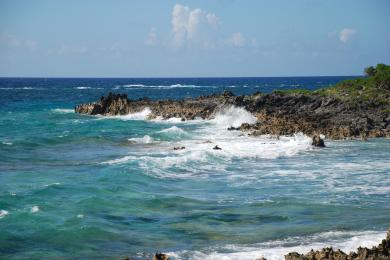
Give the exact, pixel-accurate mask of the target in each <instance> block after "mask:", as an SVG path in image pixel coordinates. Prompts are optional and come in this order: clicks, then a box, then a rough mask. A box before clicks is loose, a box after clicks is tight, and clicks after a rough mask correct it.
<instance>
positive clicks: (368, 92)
mask: <svg viewBox="0 0 390 260" xmlns="http://www.w3.org/2000/svg"><path fill="white" fill-rule="evenodd" d="M365 72H366V74H367V77H364V78H358V79H351V80H344V81H342V82H340V83H338V84H336V85H335V86H333V87H329V88H323V89H319V90H316V91H314V93H319V94H321V95H331V96H335V97H337V98H340V99H342V100H344V101H349V102H353V103H355V102H359V101H361V102H374V103H376V104H378V105H379V104H383V105H384V104H390V66H387V65H385V64H378V65H377V66H376V67H375V68H374V67H368V68H366V69H365Z"/></svg>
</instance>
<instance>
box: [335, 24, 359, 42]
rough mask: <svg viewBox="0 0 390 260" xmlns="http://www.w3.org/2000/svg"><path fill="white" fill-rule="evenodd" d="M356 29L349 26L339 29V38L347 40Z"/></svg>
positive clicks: (343, 40) (342, 40)
mask: <svg viewBox="0 0 390 260" xmlns="http://www.w3.org/2000/svg"><path fill="white" fill-rule="evenodd" d="M356 33H357V31H356V30H355V29H351V28H344V29H342V30H341V31H340V33H339V40H340V41H341V42H343V43H346V42H348V41H349V40H350V39H351V38H352V37H353V36H354V35H355V34H356Z"/></svg>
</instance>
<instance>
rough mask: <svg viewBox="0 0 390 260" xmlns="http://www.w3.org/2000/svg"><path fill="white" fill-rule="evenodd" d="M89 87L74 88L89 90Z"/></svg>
mask: <svg viewBox="0 0 390 260" xmlns="http://www.w3.org/2000/svg"><path fill="white" fill-rule="evenodd" d="M90 88H91V87H84V86H80V87H76V89H90Z"/></svg>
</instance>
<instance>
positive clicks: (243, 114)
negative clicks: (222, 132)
mask: <svg viewBox="0 0 390 260" xmlns="http://www.w3.org/2000/svg"><path fill="white" fill-rule="evenodd" d="M256 121H257V118H256V117H255V116H253V115H252V114H251V113H250V112H248V111H246V110H245V109H244V108H239V107H235V106H229V107H225V108H223V109H222V110H221V111H219V112H218V113H217V114H216V115H215V118H214V119H212V120H211V122H213V123H214V124H216V125H217V126H218V127H221V128H228V127H230V126H233V127H239V126H241V124H243V123H249V124H254V123H256Z"/></svg>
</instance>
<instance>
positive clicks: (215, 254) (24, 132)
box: [0, 77, 390, 259]
mask: <svg viewBox="0 0 390 260" xmlns="http://www.w3.org/2000/svg"><path fill="white" fill-rule="evenodd" d="M340 79H341V78H339V77H335V78H268V79H267V78H265V79H264V78H263V79H256V78H252V79H153V80H147V79H105V80H101V79H72V80H70V79H68V80H61V79H49V80H42V79H0V99H1V100H0V101H1V103H0V104H1V105H0V110H1V117H0V230H1V232H0V258H9V257H16V258H41V257H44V258H50V257H68V258H69V257H88V258H92V257H107V258H111V257H112V258H118V257H120V256H126V255H130V256H135V257H138V258H140V259H143V258H148V257H150V256H151V255H152V254H153V253H154V252H156V251H163V252H168V253H169V254H170V255H172V256H174V257H177V258H180V259H187V258H195V259H196V258H197V259H221V258H223V257H225V258H227V259H255V258H256V257H259V256H261V255H263V256H266V257H267V259H280V258H281V257H282V256H283V254H285V253H287V252H290V251H294V250H299V251H306V250H309V249H310V248H321V247H323V246H329V245H333V246H337V247H340V248H341V249H343V250H345V251H349V250H352V249H355V248H356V247H357V246H359V245H366V246H371V245H374V244H377V243H378V242H379V241H380V240H381V239H382V238H384V236H385V233H386V232H385V231H386V229H387V228H388V227H389V226H390V218H389V216H390V206H389V205H390V179H389V174H390V161H389V160H388V158H390V140H388V139H371V140H369V141H368V142H363V141H329V140H326V144H327V147H326V148H324V149H316V148H313V147H311V145H310V139H309V138H308V137H306V136H304V135H302V134H297V135H295V136H293V137H281V138H280V139H279V140H276V139H275V138H272V137H269V136H263V137H256V138H254V137H250V136H246V135H242V133H240V132H238V131H227V130H226V128H227V127H229V126H238V125H240V124H241V123H243V122H253V120H255V119H254V118H253V117H252V116H251V115H250V114H249V113H247V112H246V111H244V110H242V109H239V108H234V107H230V108H226V110H224V111H221V113H219V114H218V115H217V116H216V118H215V119H212V120H208V121H203V120H194V121H188V122H181V121H180V120H179V119H174V118H173V119H170V120H165V121H164V120H152V121H149V120H145V119H146V117H147V114H148V111H147V110H145V111H143V112H142V113H137V114H136V115H127V116H120V117H109V118H105V117H99V116H85V115H77V114H74V113H73V109H72V108H73V107H74V105H76V104H78V103H81V102H89V101H93V100H95V99H97V98H98V97H100V96H101V95H102V94H106V93H107V92H109V91H116V92H121V93H123V92H125V93H127V94H128V95H129V96H130V97H134V98H139V97H142V96H149V97H151V98H162V97H167V98H183V97H188V96H198V95H204V94H207V93H213V92H219V91H222V90H226V89H228V90H232V91H233V92H234V93H236V94H245V93H250V92H254V91H262V92H268V91H270V90H272V89H280V88H282V89H286V88H287V89H288V88H296V87H297V86H296V85H299V86H301V87H302V88H308V89H313V88H318V87H321V86H326V85H328V84H332V83H334V82H336V81H338V80H340ZM319 82H320V83H319ZM178 84H180V85H178ZM215 145H218V146H220V147H221V148H222V150H213V149H212V147H213V146H215ZM175 146H185V147H186V149H184V150H179V151H174V150H173V147H175Z"/></svg>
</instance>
